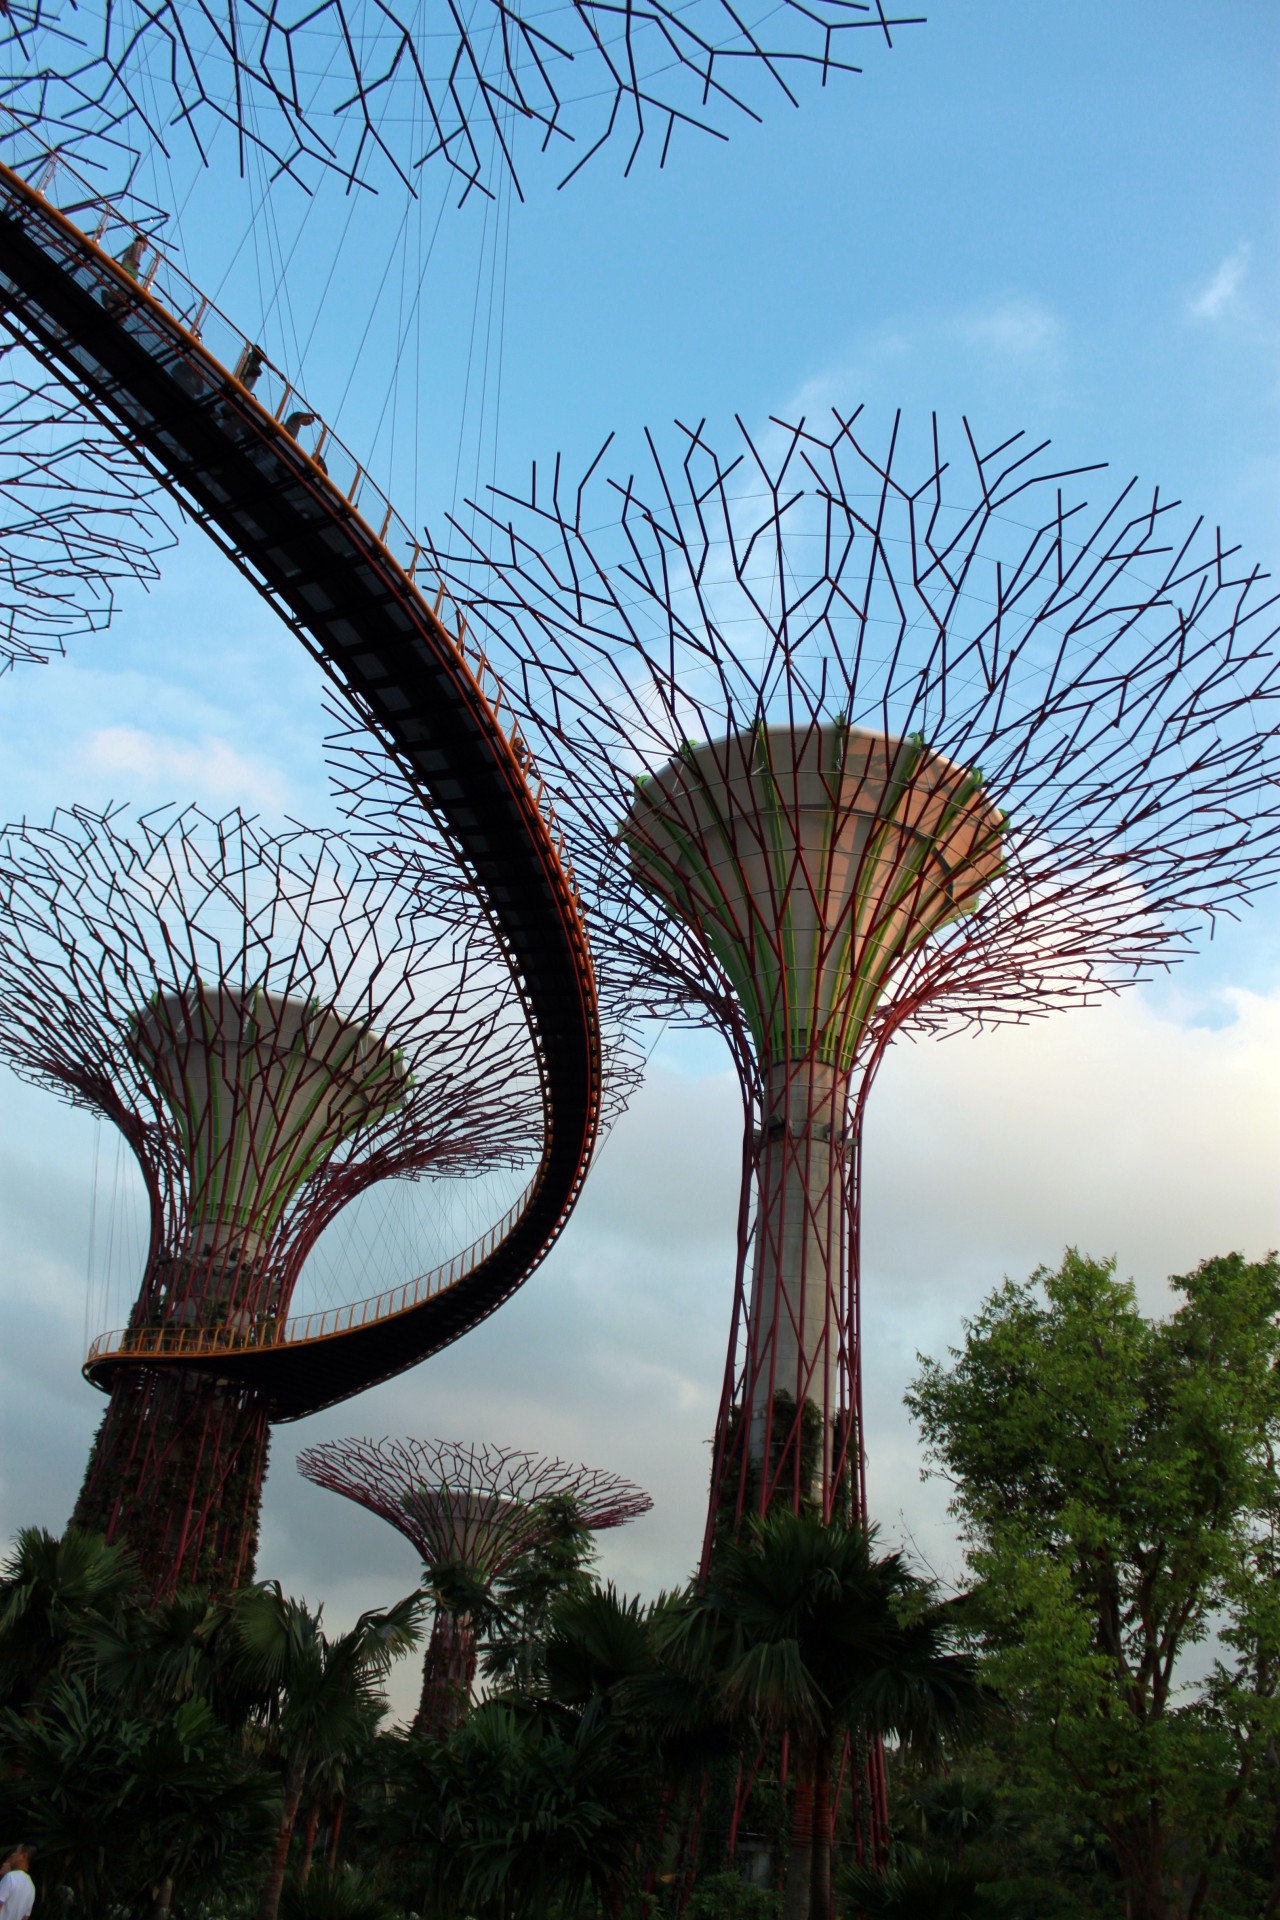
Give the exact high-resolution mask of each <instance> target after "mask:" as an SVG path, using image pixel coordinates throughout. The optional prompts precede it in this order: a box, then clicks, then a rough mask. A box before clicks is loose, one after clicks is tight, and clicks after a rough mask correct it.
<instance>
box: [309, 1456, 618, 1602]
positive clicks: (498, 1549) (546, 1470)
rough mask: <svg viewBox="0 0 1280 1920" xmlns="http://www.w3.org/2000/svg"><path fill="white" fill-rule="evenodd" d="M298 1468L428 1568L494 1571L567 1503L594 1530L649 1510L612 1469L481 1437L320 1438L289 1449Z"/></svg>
mask: <svg viewBox="0 0 1280 1920" xmlns="http://www.w3.org/2000/svg"><path fill="white" fill-rule="evenodd" d="M298 1471H299V1473H301V1474H302V1475H303V1476H304V1478H306V1479H308V1480H311V1481H314V1482H315V1484H316V1485H317V1486H319V1487H327V1488H328V1489H329V1491H330V1492H331V1493H340V1494H342V1495H343V1496H344V1497H345V1498H346V1499H348V1500H354V1501H356V1502H357V1504H358V1505H360V1506H362V1507H367V1508H368V1509H369V1511H370V1512H371V1513H376V1514H378V1515H380V1517H381V1518H382V1519H383V1520H386V1521H388V1522H389V1523H390V1525H391V1526H393V1527H395V1528H396V1529H397V1530H398V1531H399V1532H400V1533H402V1534H403V1535H404V1536H405V1538H406V1539H407V1540H409V1541H411V1542H412V1544H413V1546H414V1547H415V1549H416V1550H417V1552H418V1554H419V1555H420V1556H421V1559H422V1562H423V1565H424V1566H425V1567H427V1568H428V1569H429V1570H431V1571H433V1572H434V1571H438V1570H439V1569H441V1568H443V1567H460V1568H463V1569H465V1570H466V1571H467V1572H468V1573H471V1574H474V1575H475V1576H476V1577H477V1578H479V1579H482V1580H484V1581H486V1582H488V1581H492V1580H495V1579H497V1577H498V1575H499V1574H501V1573H502V1572H503V1571H504V1569H505V1568H507V1567H508V1566H510V1565H511V1563H512V1561H513V1560H516V1559H518V1558H519V1557H520V1555H522V1554H525V1553H527V1552H529V1550H530V1548H532V1547H534V1546H536V1545H537V1544H538V1542H539V1540H540V1539H541V1537H542V1536H543V1534H544V1532H545V1531H547V1529H548V1528H549V1527H551V1526H553V1525H554V1524H555V1516H554V1513H553V1511H551V1510H549V1503H551V1502H556V1503H559V1504H561V1505H563V1504H571V1505H572V1508H573V1511H574V1513H575V1515H576V1517H577V1519H578V1521H579V1523H580V1525H582V1526H583V1527H585V1528H588V1529H589V1530H590V1531H591V1532H593V1533H599V1532H602V1531H603V1530H605V1529H606V1528H609V1527H620V1526H625V1525H626V1523H627V1521H629V1520H635V1519H638V1518H639V1516H640V1515H641V1514H643V1513H648V1511H649V1509H650V1508H651V1507H652V1505H653V1502H652V1500H651V1499H650V1498H649V1495H648V1494H647V1493H643V1492H641V1490H640V1488H639V1487H636V1486H633V1485H632V1483H631V1482H630V1481H629V1480H623V1479H621V1478H620V1477H619V1476H618V1475H617V1474H613V1473H606V1472H604V1471H602V1470H601V1469H600V1468H597V1467H581V1466H574V1465H571V1464H569V1463H568V1462H566V1461H563V1460H550V1459H547V1458H545V1457H544V1456H543V1455H541V1454H536V1453H524V1452H516V1451H512V1450H511V1449H508V1448H506V1447H496V1446H492V1445H489V1444H488V1443H485V1442H480V1443H476V1444H474V1445H467V1444H465V1443H464V1442H461V1441H454V1440H415V1439H403V1440H393V1439H383V1440H356V1439H351V1440H329V1441H324V1442H322V1443H321V1444H320V1445H319V1446H315V1447H309V1448H308V1449H307V1450H306V1451H305V1452H304V1453H300V1454H299V1455H298Z"/></svg>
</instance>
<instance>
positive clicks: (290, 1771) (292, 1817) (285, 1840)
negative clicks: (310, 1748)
mask: <svg viewBox="0 0 1280 1920" xmlns="http://www.w3.org/2000/svg"><path fill="white" fill-rule="evenodd" d="M306 1778H307V1757H306V1755H305V1754H300V1755H298V1756H297V1757H296V1758H295V1759H293V1760H292V1761H290V1763H289V1765H288V1767H287V1768H286V1769H285V1776H284V1806H283V1807H282V1808H281V1811H280V1825H279V1828H278V1829H277V1832H276V1844H275V1847H274V1849H273V1851H272V1854H271V1865H270V1867H269V1868H268V1870H267V1877H266V1879H265V1881H264V1882H263V1886H262V1893H261V1896H260V1898H259V1900H258V1913H257V1920H276V1915H277V1914H278V1913H279V1911H280V1895H281V1892H282V1890H283V1888H284V1876H285V1869H286V1868H287V1867H288V1865H289V1842H290V1841H291V1840H292V1839H293V1829H294V1824H295V1822H296V1821H297V1818H298V1806H299V1803H300V1802H301V1800H302V1789H303V1786H304V1784H305V1782H306Z"/></svg>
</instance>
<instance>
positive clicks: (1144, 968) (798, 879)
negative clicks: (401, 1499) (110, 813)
mask: <svg viewBox="0 0 1280 1920" xmlns="http://www.w3.org/2000/svg"><path fill="white" fill-rule="evenodd" d="M1094 476H1095V470H1094V469H1085V468H1079V469H1074V470H1071V471H1063V470H1061V469H1060V468H1059V467H1058V466H1057V465H1056V464H1055V462H1054V461H1053V459H1052V458H1051V457H1050V455H1049V453H1048V450H1047V446H1045V445H1039V446H1036V445H1029V444H1028V443H1027V442H1026V441H1025V440H1023V439H1022V438H1021V437H1017V438H1014V439H1009V440H1004V441H1002V442H1001V443H1000V444H999V445H996V446H993V447H991V448H990V449H989V450H987V449H984V447H983V446H982V445H981V443H980V442H979V441H978V440H977V438H976V436H975V435H974V434H973V433H972V432H971V431H970V429H969V427H968V424H967V423H966V424H965V425H964V427H963V429H962V430H961V431H960V432H959V433H957V434H956V435H955V436H954V439H953V442H952V444H951V446H950V447H949V448H948V449H947V450H946V451H944V446H943V439H942V432H941V429H940V427H939V426H938V423H937V422H936V420H934V421H931V422H929V423H928V424H927V425H926V427H925V430H924V432H923V433H922V434H920V435H919V436H917V437H916V438H915V439H912V438H911V436H910V435H909V433H908V431H907V428H906V427H905V425H904V423H903V422H902V421H901V419H896V420H895V421H894V422H893V424H892V427H891V429H890V430H889V431H888V433H887V434H886V435H885V436H884V438H883V440H882V442H880V443H879V444H877V443H875V442H873V441H872V440H871V439H870V438H869V437H868V436H867V435H866V434H865V432H864V430H863V427H862V425H861V424H860V421H859V418H858V416H857V415H855V416H853V417H852V418H849V419H844V418H842V417H840V416H839V415H838V414H837V415H835V416H833V418H832V421H831V424H830V425H829V426H824V427H820V428H819V427H813V426H808V425H806V424H804V423H800V424H796V425H784V424H782V423H780V422H773V423H771V425H770V426H769V427H768V429H767V430H766V432H765V433H764V434H763V435H762V436H753V435H751V434H749V433H748V432H747V430H746V429H745V428H744V427H742V426H741V424H740V423H739V426H738V429H737V431H736V432H735V433H734V434H733V436H732V440H731V445H730V446H729V448H728V449H727V450H726V451H720V450H717V449H716V447H715V446H714V445H713V444H712V442H711V440H710V439H709V438H708V436H707V434H706V432H705V431H704V429H703V428H701V427H698V428H696V429H686V428H679V429H678V431H677V433H676V436H675V440H674V444H673V446H672V447H671V448H670V449H669V450H664V449H662V448H661V447H659V445H658V444H657V443H656V441H654V440H652V439H650V441H649V445H648V455H647V459H646V462H645V465H644V468H643V470H642V471H641V472H633V471H631V470H630V469H629V468H626V467H621V468H618V467H616V466H613V465H612V464H611V456H610V451H609V449H608V448H607V447H606V449H605V450H604V451H603V452H602V453H601V454H600V455H598V456H597V459H596V461H595V462H594V463H593V465H592V467H591V468H590V469H589V470H588V472H587V474H586V476H585V477H584V478H583V479H582V481H581V482H578V481H576V480H574V481H570V480H569V479H568V478H567V477H566V475H565V474H564V472H563V471H562V469H561V465H560V463H559V462H557V463H556V464H555V465H554V467H552V468H545V467H544V468H535V469H534V471H533V473H532V476H531V479H530V482H529V485H528V487H527V488H526V489H523V490H521V491H520V492H518V493H505V492H504V493H499V494H496V495H495V496H494V497H493V499H492V501H491V503H490V505H489V506H488V507H487V509H483V510H479V511H478V512H477V514H476V517H475V519H474V522H472V521H469V522H468V523H467V526H466V528H465V530H464V528H463V527H462V525H461V524H460V523H459V524H458V525H457V527H456V528H455V531H454V532H453V534H452V535H451V536H450V538H449V539H448V540H440V541H438V542H437V551H436V553H435V556H434V558H435V564H436V566H437V567H438V568H439V570H440V572H441V575H442V577H443V578H444V579H445V580H446V581H447V583H448V585H449V587H450V590H451V591H453V592H455V593H456V594H457V595H458V596H459V597H460V598H462V599H465V600H467V601H468V602H470V605H471V619H472V624H473V629H474V630H476V631H478V632H480V633H482V635H483V637H484V643H485V645H486V648H487V650H488V654H489V657H490V658H491V659H492V660H493V661H494V663H495V665H496V667H497V669H498V671H499V672H500V673H501V674H502V675H503V678H504V681H505V683H506V685H507V687H508V689H509V691H510V693H511V695H512V698H513V700H514V702H515V705H516V708H517V710H518V711H519V713H520V718H521V724H522V725H523V726H524V727H525V729H526V731H527V732H528V734H529V737H530V739H531V742H532V743H533V747H534V751H535V753H536V754H537V757H538V760H539V764H540V765H541V766H542V767H543V768H544V769H547V770H549V777H550V778H551V781H552V785H553V789H554V791H555V794H556V805H557V808H558V811H559V813H560V815H561V817H562V819H563V820H564V821H565V823H566V830H567V831H568V833H569V835H570V839H571V843H572V844H573V845H574V850H575V865H576V871H577V874H578V878H579V882H580V884H581V886H582V888H583V892H584V897H585V898H586V899H587V902H588V905H589V908H590V911H591V913H592V915H593V916H594V922H595V939H596V944H597V950H598V954H599V959H600V965H601V976H602V984H603V987H604V991H605V998H606V1003H607V1002H608V1001H609V999H610V997H612V1003H613V1005H614V1006H615V1008H618V1007H621V1008H623V1009H624V1010H626V1011H628V1012H632V1013H634V1012H641V1013H646V1014H650V1015H654V1016H660V1017H664V1018H669V1017H672V1016H674V1017H677V1018H687V1019H692V1020H695V1021H701V1022H710V1023H711V1024H712V1025H714V1026H715V1027H717V1028H718V1029H719V1030H720V1031H721V1032H722V1033H723V1034H724V1036H725V1037H726V1039H727V1040H728V1042H729V1045H730V1047H731V1049H732V1052H733V1057H734V1059H735V1062H736V1064H737V1068H738V1072H739V1075H740V1078H741V1084H742V1091H743V1098H744V1104H745V1109H746V1122H747V1124H746V1129H745V1142H744V1148H743V1172H742V1179H743V1186H742V1204H741V1210H740V1216H739V1218H740V1231H739V1236H738V1257H737V1279H736V1289H735V1301H734V1308H733V1327H732V1334H731V1340H730V1347H729V1356H728V1362H727V1367H726V1374H725V1383H724V1391H723V1399H722V1405H721V1410H720V1417H719V1423H718V1431H717V1441H716V1449H715V1467H714V1484H713V1497H712V1511H711V1518H710V1521H709V1526H708V1551H709V1550H710V1545H711V1541H712V1538H713V1534H714V1528H715V1526H716V1524H717V1523H718V1522H719V1523H725V1522H731V1521H732V1518H733V1516H734V1515H735V1514H737V1513H741V1512H742V1511H743V1509H744V1508H748V1507H756V1508H763V1507H764V1506H766V1505H768V1504H769V1503H770V1502H771V1501H773V1500H775V1499H777V1498H783V1499H787V1500H789V1501H790V1502H792V1503H793V1504H797V1505H799V1504H805V1503H808V1502H814V1503H817V1504H820V1506H821V1509H822V1510H823V1511H824V1512H825V1513H827V1514H831V1513H832V1512H834V1511H838V1510H843V1511H846V1512H847V1511H849V1510H850V1509H851V1508H852V1510H853V1511H854V1512H859V1513H860V1512H862V1511H864V1510H865V1499H866V1495H865V1485H864V1462H863V1450H862V1436H861V1422H860V1417H859V1403H860V1385H859V1383H860V1367H861V1342H860V1331H859V1281H858V1210H857V1209H858V1156H859V1141H860V1137H861V1128H862V1120H863V1112H864V1108H865V1104H866V1100H867V1096H868V1092H869V1089H870V1086H871V1083H872V1079H873V1076H874V1074H875V1071H876V1068H877V1067H878V1065H879V1063H880V1061H881V1060H882V1059H883V1057H884V1053H885V1049H886V1048H887V1046H888V1044H889V1042H890V1041H891V1040H892V1039H893V1037H894V1036H895V1035H896V1034H898V1033H901V1032H912V1031H914V1032H917V1033H918V1032H922V1031H924V1032H932V1033H947V1032H954V1031H956V1030H958V1029H963V1028H977V1027H985V1026H988V1025H992V1024H995V1023H998V1022H1003V1021H1023V1020H1027V1019H1029V1018H1031V1017H1034V1016H1037V1015H1043V1014H1047V1013H1049V1012H1050V1011H1052V1010H1054V1009H1056V1008H1062V1007H1071V1006H1085V1005H1088V1004H1091V1003H1094V1002H1096V1001H1098V1000H1099V999H1101V998H1102V997H1103V996H1105V995H1107V994H1110V993H1113V992H1116V991H1118V990H1119V989H1121V988H1122V987H1124V986H1125V985H1126V984H1128V983H1131V982H1133V981H1137V980H1141V979H1143V978H1144V977H1146V976H1148V975H1149V974H1150V973H1151V972H1152V970H1153V969H1155V968H1158V967H1166V966H1168V965H1170V964H1171V963H1172V962H1173V961H1175V960H1177V959H1178V958H1180V957H1181V956H1182V955H1184V954H1185V953H1187V952H1188V951H1189V949H1190V948H1191V946H1192V944H1193V942H1194V940H1195V938H1196V936H1197V935H1198V934H1199V933H1201V932H1207V931H1209V930H1211V928H1212V925H1213V921H1214V917H1215V915H1217V914H1219V913H1230V912H1233V911H1234V910H1235V909H1237V908H1238V907H1239V906H1240V905H1241V904H1242V903H1244V902H1245V901H1246V900H1247V899H1248V898H1249V897H1250V895H1252V894H1253V893H1254V892H1255V891H1257V890H1258V889H1259V888H1261V887H1263V886H1266V885H1268V884H1270V883H1271V882H1272V881H1273V879H1274V878H1275V875H1276V872H1277V868H1278V867H1280V786H1278V785H1277V780H1276V776H1277V770H1278V768H1277V762H1278V761H1280V752H1278V751H1277V721H1278V718H1280V706H1278V704H1277V696H1278V695H1280V668H1278V667H1277V661H1276V653H1275V645H1274V643H1275V637H1276V627H1275V604H1276V603H1275V599H1274V597H1273V596H1271V595H1270V594H1269V593H1268V592H1267V591H1266V590H1265V589H1264V587H1263V585H1262V577H1261V576H1260V575H1259V573H1258V571H1257V569H1256V568H1251V567H1250V566H1248V565H1246V564H1244V563H1242V562H1241V560H1240V559H1239V558H1238V557H1237V556H1236V555H1235V554H1234V553H1233V552H1232V551H1231V550H1230V549H1229V548H1227V547H1225V546H1224V544H1223V542H1222V540H1221V538H1220V536H1218V535H1217V534H1215V533H1214V532H1213V531H1211V530H1210V529H1208V528H1206V527H1204V526H1203V525H1202V524H1201V523H1200V522H1197V521H1194V520H1191V519H1190V518H1189V517H1188V516H1186V515H1184V514H1183V513H1182V512H1180V511H1179V510H1178V508H1177V504H1176V503H1174V502H1168V501H1165V500H1163V499H1162V498H1161V497H1160V495H1159V494H1158V493H1156V494H1150V495H1147V494H1142V493H1140V491H1139V489H1138V487H1137V485H1136V483H1132V484H1130V485H1128V486H1123V487H1120V488H1119V489H1118V490H1115V489H1112V488H1108V487H1107V486H1105V485H1104V483H1103V482H1102V481H1101V480H1099V479H1097V478H1096V477H1094ZM551 770H553V771H551ZM357 804H359V802H358V803H357ZM919 1180H920V1190H921V1194H922V1197H923V1196H925V1195H927V1192H928V1182H929V1170H928V1168H927V1167H921V1168H920V1169H919ZM749 1270H750V1276H751V1277H750V1278H748V1273H749Z"/></svg>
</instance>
